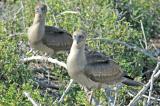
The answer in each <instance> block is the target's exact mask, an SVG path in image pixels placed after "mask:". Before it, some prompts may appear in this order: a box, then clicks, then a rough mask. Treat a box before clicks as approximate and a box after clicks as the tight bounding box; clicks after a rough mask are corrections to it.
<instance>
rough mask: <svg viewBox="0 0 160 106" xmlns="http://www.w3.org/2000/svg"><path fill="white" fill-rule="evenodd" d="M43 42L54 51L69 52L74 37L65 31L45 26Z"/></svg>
mask: <svg viewBox="0 0 160 106" xmlns="http://www.w3.org/2000/svg"><path fill="white" fill-rule="evenodd" d="M42 42H43V44H45V45H46V46H47V47H49V48H52V49H54V50H69V49H70V47H71V45H72V37H71V35H70V34H69V33H68V32H66V31H65V30H63V29H60V28H56V27H51V26H45V35H44V37H43V39H42Z"/></svg>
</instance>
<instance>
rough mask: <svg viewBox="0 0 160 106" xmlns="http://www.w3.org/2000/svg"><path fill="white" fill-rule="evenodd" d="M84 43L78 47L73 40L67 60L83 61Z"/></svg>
mask: <svg viewBox="0 0 160 106" xmlns="http://www.w3.org/2000/svg"><path fill="white" fill-rule="evenodd" d="M85 59H86V58H85V45H82V46H80V47H78V45H77V44H76V42H74V41H73V44H72V47H71V50H70V54H69V60H71V61H72V62H74V63H77V64H79V63H83V61H86V60H85Z"/></svg>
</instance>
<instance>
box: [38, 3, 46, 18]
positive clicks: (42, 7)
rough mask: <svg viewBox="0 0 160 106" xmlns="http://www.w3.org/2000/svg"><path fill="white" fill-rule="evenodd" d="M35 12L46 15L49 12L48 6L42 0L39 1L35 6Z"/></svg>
mask: <svg viewBox="0 0 160 106" xmlns="http://www.w3.org/2000/svg"><path fill="white" fill-rule="evenodd" d="M35 13H36V14H39V15H45V14H46V13H47V6H46V5H45V4H42V3H41V2H38V3H37V5H36V7H35Z"/></svg>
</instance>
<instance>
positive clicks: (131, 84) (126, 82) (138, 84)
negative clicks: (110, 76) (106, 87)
mask: <svg viewBox="0 0 160 106" xmlns="http://www.w3.org/2000/svg"><path fill="white" fill-rule="evenodd" d="M122 83H123V84H125V85H128V86H143V83H140V82H137V81H134V80H132V79H129V78H124V80H123V81H122Z"/></svg>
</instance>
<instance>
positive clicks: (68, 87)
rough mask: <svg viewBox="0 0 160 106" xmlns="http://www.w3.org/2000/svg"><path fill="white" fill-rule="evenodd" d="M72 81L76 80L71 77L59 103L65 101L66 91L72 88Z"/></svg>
mask: <svg viewBox="0 0 160 106" xmlns="http://www.w3.org/2000/svg"><path fill="white" fill-rule="evenodd" d="M72 83H74V81H73V79H70V82H69V84H68V86H67V88H66V89H65V91H64V92H63V94H62V96H61V98H60V99H59V101H58V102H59V103H60V102H62V101H63V99H64V96H65V95H66V93H67V92H68V91H69V90H70V88H71V85H72Z"/></svg>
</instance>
